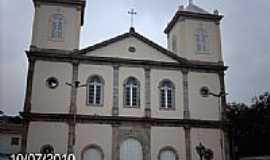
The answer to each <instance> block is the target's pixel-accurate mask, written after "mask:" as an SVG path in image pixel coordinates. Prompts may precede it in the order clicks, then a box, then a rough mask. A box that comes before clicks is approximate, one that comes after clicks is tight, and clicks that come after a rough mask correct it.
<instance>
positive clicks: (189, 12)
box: [164, 0, 223, 34]
mask: <svg viewBox="0 0 270 160" xmlns="http://www.w3.org/2000/svg"><path fill="white" fill-rule="evenodd" d="M179 17H182V18H193V19H204V20H212V21H216V22H219V21H220V20H221V19H222V18H223V16H222V15H219V14H218V12H217V11H215V12H214V13H213V14H211V13H209V12H208V11H206V10H204V9H202V8H200V7H199V6H197V5H195V4H194V3H193V2H192V0H190V1H189V4H188V5H187V6H186V7H184V6H180V7H179V9H178V10H177V12H176V13H175V15H174V17H173V19H172V20H171V21H170V22H169V23H168V25H167V27H166V28H165V30H164V32H165V33H166V34H167V33H169V32H170V30H171V29H172V28H173V27H174V25H175V24H176V22H177V21H178V19H179Z"/></svg>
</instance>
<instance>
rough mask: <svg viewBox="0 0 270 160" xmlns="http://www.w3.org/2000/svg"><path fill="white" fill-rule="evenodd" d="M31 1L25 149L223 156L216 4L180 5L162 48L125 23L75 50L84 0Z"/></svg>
mask: <svg viewBox="0 0 270 160" xmlns="http://www.w3.org/2000/svg"><path fill="white" fill-rule="evenodd" d="M33 3H34V6H35V16H34V24H33V34H32V42H31V46H30V48H29V50H28V51H26V55H27V57H28V61H29V69H28V76H27V89H26V98H25V106H24V111H23V113H22V116H23V119H24V125H25V128H24V134H23V137H22V148H23V151H24V152H27V153H39V152H41V153H48V152H53V153H60V154H61V153H62V154H64V153H74V154H75V156H76V159H77V160H200V158H201V157H200V154H199V153H198V152H199V151H200V148H201V149H202V148H203V149H205V150H208V151H209V152H211V154H212V156H210V159H213V160H230V147H229V146H230V144H229V138H228V137H229V136H228V130H227V129H228V125H227V121H226V117H225V116H224V110H225V104H226V98H225V94H224V93H225V84H224V72H225V71H226V69H227V67H226V66H225V65H224V62H223V55H222V47H221V33H220V21H221V19H222V18H223V16H222V15H220V14H219V13H218V11H214V12H213V13H210V12H207V11H206V10H204V9H201V8H200V7H198V6H196V5H195V4H194V2H192V1H190V3H189V4H188V5H187V6H180V7H179V8H178V10H177V12H176V13H175V15H174V17H173V18H172V19H171V20H170V21H169V20H168V21H169V23H168V25H167V27H166V28H165V31H164V32H165V34H166V35H167V48H164V47H162V46H160V45H158V44H156V43H155V42H153V41H152V40H150V39H148V38H146V37H145V36H143V35H141V34H140V33H138V32H136V30H135V28H133V27H131V28H130V30H129V31H128V32H127V33H123V34H121V35H119V36H116V37H113V38H111V39H108V40H105V41H103V42H101V43H97V44H95V45H92V46H89V47H87V48H84V49H80V48H79V42H80V29H81V26H82V25H83V23H84V11H85V6H86V1H85V0H33ZM87 3H91V1H90V0H88V1H87ZM111 3H113V2H111ZM164 3H166V2H165V1H164ZM91 5H95V4H91ZM201 156H202V155H201Z"/></svg>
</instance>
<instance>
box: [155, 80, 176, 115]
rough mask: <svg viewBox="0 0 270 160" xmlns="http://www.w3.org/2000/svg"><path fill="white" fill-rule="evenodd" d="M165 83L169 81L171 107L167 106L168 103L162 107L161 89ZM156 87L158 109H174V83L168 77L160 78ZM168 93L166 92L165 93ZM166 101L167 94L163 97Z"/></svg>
mask: <svg viewBox="0 0 270 160" xmlns="http://www.w3.org/2000/svg"><path fill="white" fill-rule="evenodd" d="M166 83H170V84H171V86H172V87H171V94H172V95H171V98H172V99H171V105H172V107H168V104H167V106H166V107H162V95H161V94H162V89H163V88H164V86H165V84H166ZM158 89H159V109H160V110H167V111H168V110H175V109H176V104H175V85H174V83H173V82H172V81H171V80H169V79H164V80H162V81H161V82H160V83H159V86H158ZM167 94H168V93H167ZM165 101H166V102H168V96H167V99H165Z"/></svg>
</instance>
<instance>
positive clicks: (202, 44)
mask: <svg viewBox="0 0 270 160" xmlns="http://www.w3.org/2000/svg"><path fill="white" fill-rule="evenodd" d="M195 38H196V48H197V51H198V52H207V51H208V50H209V36H208V33H207V31H206V29H204V28H203V27H202V26H200V28H198V29H197V31H196V33H195Z"/></svg>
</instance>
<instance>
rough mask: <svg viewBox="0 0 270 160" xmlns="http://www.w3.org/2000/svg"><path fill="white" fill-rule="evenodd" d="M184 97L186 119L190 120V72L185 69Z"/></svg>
mask: <svg viewBox="0 0 270 160" xmlns="http://www.w3.org/2000/svg"><path fill="white" fill-rule="evenodd" d="M182 74H183V95H184V119H190V111H189V93H188V70H187V69H183V70H182Z"/></svg>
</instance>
